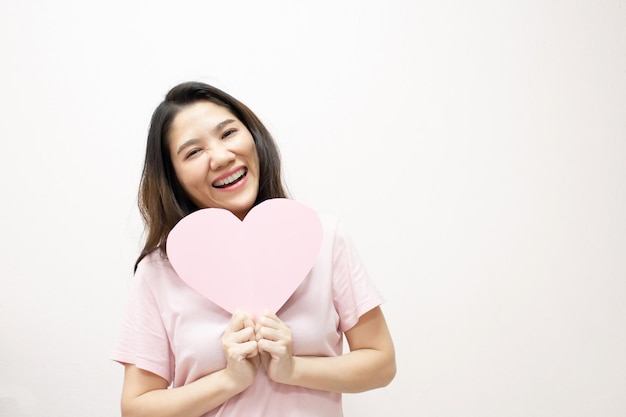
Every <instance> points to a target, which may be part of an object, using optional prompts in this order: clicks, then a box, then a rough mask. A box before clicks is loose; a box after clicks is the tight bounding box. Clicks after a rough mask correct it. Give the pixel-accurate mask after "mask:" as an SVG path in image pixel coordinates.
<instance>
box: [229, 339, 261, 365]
mask: <svg viewBox="0 0 626 417" xmlns="http://www.w3.org/2000/svg"><path fill="white" fill-rule="evenodd" d="M257 354H258V348H257V342H256V341H254V340H253V341H249V342H244V343H237V344H234V345H232V346H230V347H229V348H228V349H227V355H228V356H229V357H230V358H231V359H234V360H237V361H241V360H244V359H246V358H247V357H252V356H255V355H257Z"/></svg>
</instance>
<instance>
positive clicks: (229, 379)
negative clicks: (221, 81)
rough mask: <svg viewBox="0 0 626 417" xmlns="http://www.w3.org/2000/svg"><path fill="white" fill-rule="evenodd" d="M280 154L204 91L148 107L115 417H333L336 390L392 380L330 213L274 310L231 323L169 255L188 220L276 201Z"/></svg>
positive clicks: (367, 295) (374, 307)
mask: <svg viewBox="0 0 626 417" xmlns="http://www.w3.org/2000/svg"><path fill="white" fill-rule="evenodd" d="M278 155H279V154H278V150H277V148H276V145H275V143H274V141H273V139H272V137H271V135H270V134H269V132H268V131H267V129H265V127H264V126H263V125H262V124H261V122H260V121H259V120H258V118H257V117H256V116H255V115H254V113H252V112H251V111H250V110H249V109H248V108H247V107H246V106H245V105H243V104H242V103H241V102H239V101H237V100H236V99H234V98H233V97H231V96H229V95H228V94H226V93H224V92H222V91H220V90H218V89H216V88H214V87H211V86H208V85H206V84H201V83H185V84H181V85H179V86H177V87H175V88H174V89H172V90H171V91H170V92H169V93H168V94H167V96H166V98H165V101H163V103H161V104H160V105H159V106H158V107H157V109H156V110H155V113H154V115H153V117H152V123H151V127H150V132H149V135H148V143H147V150H146V160H145V164H144V170H143V175H142V180H141V185H140V210H141V213H142V215H143V217H144V221H145V224H146V229H147V232H148V233H147V238H146V243H145V246H144V248H143V250H142V252H141V254H140V256H139V259H138V260H137V263H136V265H135V271H136V273H135V279H134V281H133V289H132V292H131V295H130V298H129V304H128V308H127V312H126V315H125V317H124V320H123V323H122V331H121V335H120V339H119V341H118V343H117V345H116V347H115V348H114V350H113V353H112V356H111V357H112V359H113V360H115V361H117V362H120V363H122V364H123V365H124V366H125V376H124V387H123V391H122V414H123V416H126V417H128V416H150V417H159V416H163V417H172V416H185V417H199V416H217V415H220V416H224V417H233V416H246V417H255V416H272V417H281V416H325V417H335V416H337V417H339V416H341V415H343V412H342V405H341V393H343V392H359V391H365V390H369V389H373V388H378V387H381V386H385V385H387V384H388V383H389V382H390V381H391V380H392V379H393V377H394V376H395V353H394V347H393V343H392V340H391V336H390V334H389V331H388V328H387V325H386V322H385V318H384V316H383V313H382V311H381V309H380V304H381V303H382V301H383V299H382V297H381V295H380V294H379V292H378V291H377V289H376V288H375V287H374V285H373V284H372V282H371V280H370V278H369V276H368V275H367V273H366V272H365V269H364V267H363V265H362V263H361V261H360V259H359V257H358V255H357V254H356V252H355V250H354V248H353V247H352V245H351V244H350V241H349V239H348V237H347V236H346V235H345V233H344V232H343V229H342V227H341V225H340V223H339V222H338V221H337V220H336V219H335V218H333V217H332V216H328V215H320V216H319V218H320V220H321V224H322V229H323V237H322V243H321V249H320V253H319V256H318V258H317V259H316V261H315V264H314V266H313V268H312V269H311V271H310V273H309V274H308V275H307V276H306V278H305V279H304V281H303V282H302V284H301V285H300V286H299V287H298V289H297V290H296V291H295V292H294V293H293V294H292V295H291V297H290V298H289V299H288V300H287V302H286V303H285V304H284V305H283V306H282V307H281V308H280V310H279V311H278V312H277V313H276V314H274V313H273V312H266V313H264V314H262V315H260V316H258V317H253V316H252V315H251V314H249V313H248V312H243V311H236V312H235V313H234V314H232V315H231V314H230V313H228V312H227V311H226V310H224V309H222V308H221V307H219V306H218V305H217V304H215V303H213V302H211V301H210V300H208V299H207V298H204V297H203V296H202V295H200V294H199V293H198V292H196V291H195V290H193V289H192V288H191V287H189V286H187V285H186V284H185V283H184V281H183V280H181V278H180V277H179V276H178V275H177V274H176V272H175V271H174V269H173V268H172V265H171V264H170V261H169V260H168V259H167V256H166V248H165V243H166V241H167V237H168V235H169V233H170V231H171V230H172V228H173V227H174V225H175V224H176V223H177V222H178V221H180V220H181V219H182V218H183V217H184V216H186V215H188V214H191V213H193V212H194V211H196V210H198V209H202V208H222V209H226V210H228V211H230V212H231V213H233V214H234V215H236V216H237V217H239V218H240V219H242V220H243V219H244V217H245V216H246V214H247V213H248V212H249V211H250V210H251V209H252V208H253V207H255V206H256V205H258V204H259V203H261V202H263V201H265V200H267V199H271V198H284V197H285V196H286V194H285V191H284V187H283V184H282V182H281V175H280V159H279V156H278ZM214 238H215V239H220V236H215V237H214ZM207 268H208V271H209V273H210V270H211V266H210V265H208V266H207ZM223 279H225V280H227V279H229V277H228V276H224V277H223ZM344 335H345V338H346V340H347V341H348V345H349V348H350V349H349V352H348V353H344V351H343V338H344Z"/></svg>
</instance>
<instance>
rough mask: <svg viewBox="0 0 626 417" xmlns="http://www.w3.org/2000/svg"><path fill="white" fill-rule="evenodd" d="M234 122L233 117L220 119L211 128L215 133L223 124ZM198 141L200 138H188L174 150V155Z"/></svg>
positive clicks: (215, 133)
mask: <svg viewBox="0 0 626 417" xmlns="http://www.w3.org/2000/svg"><path fill="white" fill-rule="evenodd" d="M234 122H236V120H235V119H226V120H222V121H221V122H219V123H218V124H216V125H215V127H214V128H213V129H212V130H211V131H212V132H213V134H214V135H217V134H218V132H219V131H220V130H222V129H223V128H224V126H227V125H229V124H231V123H234ZM199 142H200V139H197V138H194V139H189V140H187V141H185V142H184V143H183V144H182V145H180V146H179V147H178V150H177V151H176V155H178V154H180V153H181V152H182V151H183V150H184V149H185V148H187V147H189V146H191V145H195V144H197V143H199Z"/></svg>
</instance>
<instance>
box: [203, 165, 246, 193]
mask: <svg viewBox="0 0 626 417" xmlns="http://www.w3.org/2000/svg"><path fill="white" fill-rule="evenodd" d="M247 173H248V169H247V168H246V167H241V168H238V169H237V170H235V171H234V172H231V173H229V174H226V175H225V176H222V177H221V178H219V179H217V180H215V181H213V184H212V185H213V187H215V188H226V187H228V186H231V185H233V184H236V183H238V182H239V181H241V180H242V179H243V178H245V176H246V175H247Z"/></svg>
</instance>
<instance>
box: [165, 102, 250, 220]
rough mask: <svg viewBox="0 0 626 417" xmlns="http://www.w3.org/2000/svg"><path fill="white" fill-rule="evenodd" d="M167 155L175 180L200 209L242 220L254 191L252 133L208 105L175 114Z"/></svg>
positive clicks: (225, 111) (223, 110) (196, 105)
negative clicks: (224, 211) (215, 210)
mask: <svg viewBox="0 0 626 417" xmlns="http://www.w3.org/2000/svg"><path fill="white" fill-rule="evenodd" d="M168 140H169V143H168V144H169V151H170V156H171V158H172V164H173V165H174V171H175V172H176V177H177V178H178V181H180V183H181V185H182V186H183V188H184V190H185V191H186V192H187V195H188V196H189V198H190V199H191V200H192V201H193V202H194V203H195V204H196V205H197V206H198V207H200V208H224V209H227V210H230V211H231V212H232V213H233V214H234V215H236V216H237V217H239V218H240V219H243V218H244V217H245V215H246V214H247V213H248V211H249V210H250V209H251V208H252V205H253V204H254V202H255V200H256V197H257V194H258V192H259V157H258V155H257V151H256V146H255V143H254V139H253V138H252V134H250V132H249V131H248V129H247V128H246V127H245V126H244V125H243V123H241V122H240V121H239V120H238V119H237V118H236V117H235V116H234V115H233V114H232V113H231V112H230V111H229V110H228V109H226V108H225V107H222V106H219V105H217V104H215V103H212V102H208V101H200V102H197V103H194V104H192V105H190V106H188V107H185V108H184V109H183V110H181V111H180V112H179V113H178V114H177V115H176V117H175V118H174V121H173V123H172V126H171V129H170V134H169V138H168Z"/></svg>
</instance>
